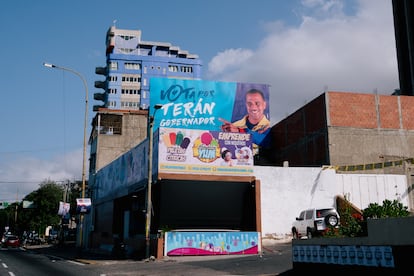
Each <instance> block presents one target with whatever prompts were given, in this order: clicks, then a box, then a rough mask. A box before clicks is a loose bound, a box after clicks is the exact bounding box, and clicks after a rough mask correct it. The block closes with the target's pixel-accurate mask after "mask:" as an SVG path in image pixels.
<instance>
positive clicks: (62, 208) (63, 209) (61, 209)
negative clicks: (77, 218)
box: [58, 201, 70, 217]
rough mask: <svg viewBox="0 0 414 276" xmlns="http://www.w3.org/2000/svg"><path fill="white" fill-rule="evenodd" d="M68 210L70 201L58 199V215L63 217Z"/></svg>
mask: <svg viewBox="0 0 414 276" xmlns="http://www.w3.org/2000/svg"><path fill="white" fill-rule="evenodd" d="M69 211H70V203H67V202H63V201H59V210H58V215H59V216H62V217H64V216H66V214H68V213H69Z"/></svg>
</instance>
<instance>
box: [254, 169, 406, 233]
mask: <svg viewBox="0 0 414 276" xmlns="http://www.w3.org/2000/svg"><path fill="white" fill-rule="evenodd" d="M254 174H255V176H256V178H257V179H259V180H260V182H261V214H262V234H263V237H266V236H270V237H279V236H285V235H290V233H291V225H292V222H293V221H294V220H295V218H296V217H297V216H298V215H299V212H300V211H301V210H302V209H306V208H309V207H319V206H335V196H336V195H344V196H346V197H347V198H348V199H349V200H350V202H352V203H353V204H354V205H355V206H357V207H358V208H360V209H364V208H366V207H368V205H369V203H374V202H377V203H378V204H382V201H383V200H384V199H389V200H394V199H397V200H400V202H401V203H402V204H403V205H404V206H408V207H409V193H408V189H407V178H406V176H405V175H387V174H383V175H372V174H337V173H336V171H335V170H334V169H325V168H292V167H265V166H255V167H254Z"/></svg>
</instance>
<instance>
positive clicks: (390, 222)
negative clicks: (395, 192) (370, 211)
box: [292, 217, 414, 273]
mask: <svg viewBox="0 0 414 276" xmlns="http://www.w3.org/2000/svg"><path fill="white" fill-rule="evenodd" d="M367 229H368V236H366V237H356V238H335V237H329V238H328V237H324V238H313V239H310V240H306V239H303V240H292V262H293V268H294V269H295V270H306V271H308V272H309V269H311V270H312V269H318V270H319V269H321V268H326V269H329V268H332V269H334V268H338V267H340V269H341V271H343V270H347V271H350V272H351V271H367V272H384V273H390V272H391V273H395V272H396V271H403V270H405V269H409V268H410V267H411V266H412V258H410V257H409V256H410V255H411V252H413V250H414V235H413V233H414V217H404V218H386V219H369V220H368V221H367Z"/></svg>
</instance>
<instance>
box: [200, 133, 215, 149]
mask: <svg viewBox="0 0 414 276" xmlns="http://www.w3.org/2000/svg"><path fill="white" fill-rule="evenodd" d="M211 140H213V137H212V136H211V134H210V133H208V132H204V133H203V134H201V142H202V143H203V144H204V145H207V146H208V145H210V143H211Z"/></svg>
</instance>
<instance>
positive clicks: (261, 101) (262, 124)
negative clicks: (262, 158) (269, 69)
mask: <svg viewBox="0 0 414 276" xmlns="http://www.w3.org/2000/svg"><path fill="white" fill-rule="evenodd" d="M245 100H246V103H245V105H246V110H247V114H246V115H245V116H244V117H243V118H241V119H240V120H237V121H235V122H233V123H231V122H228V121H226V120H224V119H220V120H221V121H222V122H223V124H222V126H221V129H222V131H225V132H243V133H250V134H251V135H252V141H253V144H254V145H253V153H254V154H257V153H258V146H263V145H265V144H266V143H267V142H268V141H267V140H268V139H266V138H267V134H268V133H269V132H270V121H269V120H268V119H267V118H266V116H265V114H264V111H265V109H266V105H267V103H266V100H265V97H264V95H263V92H262V91H261V90H259V89H255V88H253V89H250V90H248V91H247V92H246V94H245Z"/></svg>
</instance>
